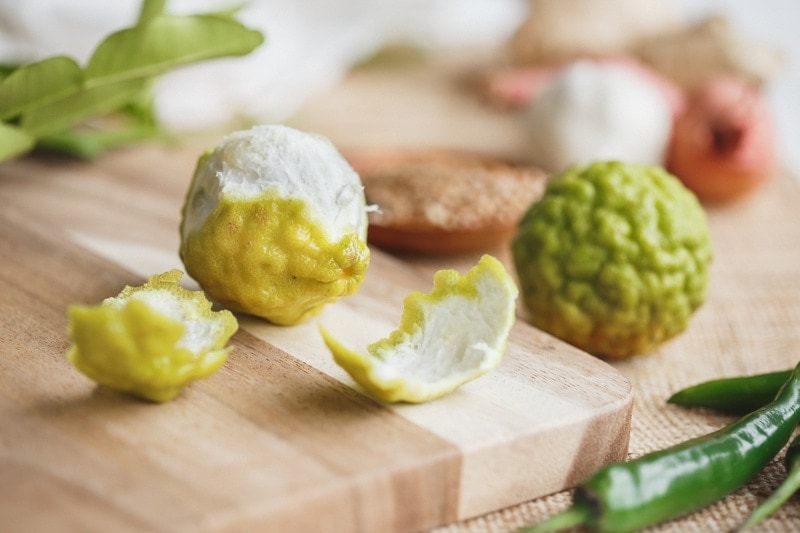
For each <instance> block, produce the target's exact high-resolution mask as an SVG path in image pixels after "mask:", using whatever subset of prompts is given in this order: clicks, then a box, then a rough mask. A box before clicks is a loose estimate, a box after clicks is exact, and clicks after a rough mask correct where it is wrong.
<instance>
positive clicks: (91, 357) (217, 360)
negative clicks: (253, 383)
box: [67, 270, 238, 402]
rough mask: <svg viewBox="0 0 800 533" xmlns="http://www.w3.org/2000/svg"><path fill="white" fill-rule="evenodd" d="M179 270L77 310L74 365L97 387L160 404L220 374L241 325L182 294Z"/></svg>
mask: <svg viewBox="0 0 800 533" xmlns="http://www.w3.org/2000/svg"><path fill="white" fill-rule="evenodd" d="M182 275H183V273H182V272H181V271H179V270H171V271H169V272H166V273H164V274H159V275H155V276H153V277H151V278H150V279H149V280H148V281H147V283H145V284H144V285H142V286H139V287H130V286H128V287H125V288H124V289H123V290H122V292H120V293H119V295H118V296H116V297H111V298H106V299H105V300H104V301H103V302H102V303H101V304H100V305H97V306H80V305H75V306H71V307H70V308H69V311H68V314H69V335H70V337H71V339H72V341H73V344H72V347H71V349H70V350H69V352H68V354H67V357H68V359H69V360H70V362H72V364H73V365H75V367H76V368H77V369H78V370H80V371H81V372H83V373H84V374H85V375H87V376H88V377H90V378H91V379H93V380H94V381H96V382H98V383H101V384H103V385H106V386H108V387H111V388H114V389H117V390H121V391H125V392H129V393H131V394H134V395H136V396H140V397H142V398H146V399H148V400H152V401H156V402H165V401H167V400H171V399H172V398H174V397H175V396H176V395H177V394H178V393H180V391H181V390H182V389H183V388H184V387H185V386H186V385H187V384H189V383H190V382H191V381H194V380H198V379H201V378H204V377H206V376H208V375H210V374H212V373H213V372H215V371H216V370H217V369H219V368H220V367H221V366H222V365H223V364H224V363H225V360H226V359H227V357H228V353H229V351H230V348H227V347H226V346H225V345H226V343H227V342H228V340H229V339H230V337H231V336H232V335H233V334H234V333H235V332H236V330H237V328H238V323H237V321H236V318H235V317H234V316H233V314H232V313H231V312H230V311H224V310H223V311H213V310H212V309H211V302H209V301H208V300H207V299H206V297H205V295H204V294H203V293H202V292H201V291H190V290H187V289H184V288H183V287H181V286H180V285H179V284H178V282H179V281H180V279H181V277H182Z"/></svg>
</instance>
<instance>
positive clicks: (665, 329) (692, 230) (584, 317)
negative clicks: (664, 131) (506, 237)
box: [512, 162, 712, 358]
mask: <svg viewBox="0 0 800 533" xmlns="http://www.w3.org/2000/svg"><path fill="white" fill-rule="evenodd" d="M512 251H513V256H514V264H515V267H516V270H517V274H518V277H519V281H520V284H521V292H522V296H523V299H524V302H525V304H526V306H527V308H528V309H529V310H530V314H531V320H532V322H533V324H534V325H535V326H537V327H539V328H540V329H542V330H545V331H547V332H549V333H551V334H553V335H555V336H556V337H559V338H561V339H562V340H565V341H567V342H569V343H571V344H573V345H575V346H577V347H579V348H582V349H584V350H585V351H587V352H590V353H593V354H595V355H598V356H602V357H608V358H624V357H628V356H631V355H634V354H639V353H646V352H649V351H651V350H653V349H654V348H655V347H656V346H658V345H659V344H660V343H662V342H663V341H665V340H667V339H670V338H672V337H674V336H675V335H677V334H679V333H681V332H682V331H683V330H684V329H685V328H686V327H687V325H688V323H689V319H690V317H691V316H692V314H693V313H694V311H695V310H696V309H697V308H698V307H699V306H700V305H701V304H702V303H703V302H704V300H705V297H706V290H707V285H708V271H709V264H710V262H711V259H712V249H711V242H710V238H709V233H708V225H707V222H706V216H705V212H704V211H703V209H702V207H701V205H700V203H699V202H698V201H697V198H696V197H695V196H694V195H693V194H692V193H691V192H690V191H689V190H688V189H686V188H685V187H684V186H683V185H682V184H681V182H680V181H679V180H678V179H677V178H675V177H674V176H672V175H671V174H669V173H667V172H666V171H665V170H663V169H662V168H660V167H656V166H641V165H633V164H625V163H620V162H597V163H593V164H591V165H587V166H574V167H572V168H571V169H569V170H567V171H565V172H563V173H562V174H560V175H558V176H555V177H553V178H551V180H550V182H549V183H548V186H547V189H546V191H545V194H544V196H543V197H542V198H541V199H540V200H539V201H537V202H536V203H534V204H533V205H532V206H531V207H530V209H529V210H528V212H527V213H526V214H525V215H524V216H523V218H522V220H521V221H520V224H519V230H518V233H517V235H516V237H515V239H514V241H513V243H512Z"/></svg>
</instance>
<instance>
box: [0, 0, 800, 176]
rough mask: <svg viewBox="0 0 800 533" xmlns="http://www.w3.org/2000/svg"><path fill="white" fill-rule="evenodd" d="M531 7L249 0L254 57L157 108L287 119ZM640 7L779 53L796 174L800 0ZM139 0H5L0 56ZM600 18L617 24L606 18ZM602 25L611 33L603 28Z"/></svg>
mask: <svg viewBox="0 0 800 533" xmlns="http://www.w3.org/2000/svg"><path fill="white" fill-rule="evenodd" d="M593 3H594V4H595V5H597V6H605V5H607V6H608V10H609V11H612V10H613V9H617V4H619V2H616V1H612V0H594V2H593ZM231 5H232V3H231V2H230V1H220V0H172V1H170V2H168V4H167V9H168V10H169V11H172V12H175V13H198V12H203V11H213V10H220V9H226V8H230V7H231ZM532 5H533V4H532V3H531V2H529V1H528V0H249V1H248V2H246V3H244V4H243V7H242V8H241V11H240V13H239V15H238V18H239V19H240V20H241V21H242V22H244V23H245V24H247V25H249V26H251V27H254V28H257V29H260V30H262V31H263V32H264V33H265V35H266V39H267V40H266V43H265V45H263V46H262V47H260V48H259V49H257V50H256V51H255V52H254V53H253V54H251V55H249V56H247V57H245V58H237V59H232V60H218V61H214V62H210V63H207V64H201V65H197V66H192V67H188V68H185V69H183V70H181V71H178V72H173V73H170V74H168V75H167V76H166V77H165V78H164V79H162V81H161V82H160V84H159V86H158V87H157V105H158V112H159V116H160V117H161V119H162V120H163V122H164V123H165V124H166V125H168V126H169V127H170V128H173V129H175V130H193V129H195V130H196V129H203V128H213V127H217V126H219V125H220V124H225V123H227V122H230V121H232V120H234V119H236V118H239V117H247V118H249V119H251V120H256V121H263V122H279V121H283V120H285V119H287V118H288V117H290V116H291V115H292V114H293V113H295V112H296V111H297V110H298V109H300V108H301V107H302V106H303V104H304V103H305V102H306V101H308V99H309V98H312V97H313V96H314V95H315V94H319V93H320V92H323V91H325V90H327V89H329V88H331V87H333V86H335V84H336V83H337V82H338V81H340V80H341V79H342V77H343V76H345V75H346V74H347V72H348V71H349V70H350V69H351V68H352V67H353V66H354V65H355V64H358V63H360V62H361V61H363V60H364V59H365V58H367V57H370V56H371V55H373V54H375V53H376V52H377V51H379V50H381V49H382V48H385V47H386V46H387V45H397V44H399V43H402V44H404V45H411V46H415V47H419V48H422V49H426V50H435V49H437V48H448V47H462V46H487V47H492V46H499V47H502V46H507V45H508V43H509V41H510V40H511V39H512V38H513V37H514V34H515V32H518V31H519V29H520V27H521V26H522V25H523V24H524V23H525V22H526V20H529V19H530V18H531V17H533V13H531V6H532ZM639 5H641V6H642V7H641V9H640V11H642V13H640V14H639V15H640V18H641V19H642V20H644V19H646V18H647V17H648V16H649V17H650V18H651V19H654V20H659V19H660V20H662V21H664V22H666V21H667V20H669V19H670V17H672V18H673V19H675V20H677V21H679V22H680V23H681V24H684V25H688V24H690V23H691V22H692V21H695V20H701V19H703V18H704V17H707V16H709V15H710V14H717V15H720V16H722V17H724V19H725V20H726V22H727V23H728V24H729V25H730V27H731V28H733V29H734V30H735V32H736V39H739V37H741V45H742V53H746V52H747V51H748V50H750V51H753V53H754V55H756V56H758V54H759V53H760V51H761V48H764V49H765V50H767V52H771V51H775V52H776V53H777V54H778V55H779V57H780V64H779V66H778V67H777V68H773V65H772V64H771V63H770V66H769V73H768V79H767V80H766V83H764V92H765V95H766V97H767V98H768V100H769V102H770V105H771V106H772V109H773V112H774V116H775V121H776V131H777V134H778V144H779V149H780V152H781V157H782V160H783V161H784V163H785V164H787V165H789V166H790V168H792V169H793V170H795V173H796V170H797V169H798V168H800V156H799V155H798V154H797V152H798V150H797V149H796V148H797V146H798V141H797V139H798V138H800V125H799V124H800V105H798V97H797V95H798V94H800V69H798V65H797V63H798V61H800V37H798V34H797V29H796V24H797V21H798V20H800V4H799V3H798V2H797V1H796V0H763V1H761V2H753V1H750V0H728V1H723V0H673V1H665V2H641V3H639ZM138 8H139V2H138V0H117V1H114V2H108V1H106V0H83V1H81V2H70V1H66V0H26V1H25V2H19V1H18V0H0V62H2V63H5V64H8V63H15V62H25V61H31V60H34V59H39V58H42V57H45V56H48V55H53V54H67V55H71V56H73V57H75V58H76V59H78V60H79V61H83V60H85V59H86V58H87V57H88V56H89V54H90V53H91V51H92V49H93V48H94V46H95V45H96V44H97V43H98V42H99V41H100V40H101V39H102V38H103V37H104V36H105V35H107V34H108V33H109V32H111V31H113V30H115V29H118V28H122V27H125V26H126V25H130V24H131V23H132V22H133V21H134V20H135V19H136V15H137V12H138ZM601 9H602V7H601ZM646 9H650V10H651V11H650V12H649V13H650V15H648V14H647V12H646V11H645V10H646ZM662 12H664V13H667V12H669V13H670V16H669V17H668V16H662ZM612 16H616V17H619V16H623V15H621V14H619V13H616V14H612ZM594 20H595V22H596V24H597V25H605V26H606V29H608V30H609V32H607V33H613V32H612V31H611V28H609V27H608V23H607V22H604V21H607V19H606V18H604V17H595V18H594ZM596 31H597V34H598V35H599V36H601V35H602V34H603V28H597V29H596ZM762 55H763V54H762ZM772 59H773V58H769V59H764V60H763V61H762V63H764V62H770V61H772ZM754 61H756V62H758V61H759V58H758V57H756V59H755V60H754Z"/></svg>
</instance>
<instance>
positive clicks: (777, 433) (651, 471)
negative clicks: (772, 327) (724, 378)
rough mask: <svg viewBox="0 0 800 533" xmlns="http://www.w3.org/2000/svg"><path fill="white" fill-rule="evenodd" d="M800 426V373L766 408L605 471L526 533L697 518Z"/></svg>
mask: <svg viewBox="0 0 800 533" xmlns="http://www.w3.org/2000/svg"><path fill="white" fill-rule="evenodd" d="M799 421H800V365H798V366H797V368H795V370H794V371H793V372H792V374H791V376H790V379H789V380H788V381H786V383H785V384H784V386H783V387H782V388H781V389H780V391H779V392H778V394H777V396H776V397H775V399H774V400H773V401H772V402H770V403H769V404H767V405H765V406H764V407H762V408H760V409H758V410H756V411H753V412H752V413H750V414H748V415H745V416H744V417H742V418H741V419H739V420H738V421H736V422H734V423H732V424H730V425H728V426H726V427H724V428H721V429H719V430H717V431H715V432H713V433H710V434H708V435H705V436H702V437H697V438H694V439H691V440H688V441H685V442H683V443H680V444H677V445H675V446H672V447H670V448H666V449H664V450H660V451H657V452H654V453H650V454H647V455H644V456H642V457H640V458H638V459H634V460H631V461H628V462H619V463H611V464H609V465H607V466H605V467H603V468H602V469H600V470H599V471H598V472H597V473H595V474H594V475H592V476H590V477H589V478H588V479H586V480H585V481H583V482H582V483H581V484H580V485H579V486H578V487H577V488H576V490H575V493H574V495H573V503H572V506H571V507H570V508H569V509H567V510H566V511H564V512H562V513H560V514H557V515H554V516H552V517H550V518H549V519H547V520H545V521H544V522H541V523H539V524H538V525H536V526H534V527H532V528H529V529H526V530H524V531H527V532H528V533H542V532H546V531H557V530H560V529H564V528H568V527H573V526H577V525H584V526H586V527H589V528H591V529H594V530H597V531H609V532H624V531H635V530H637V529H641V528H645V527H648V526H650V525H653V524H656V523H659V522H663V521H665V520H671V519H673V518H677V517H679V516H682V515H685V514H688V513H690V512H692V511H696V510H698V509H700V508H702V507H705V506H707V505H709V504H711V503H713V502H715V501H717V500H719V499H721V498H723V497H724V496H727V495H728V494H730V493H731V492H733V491H734V490H736V489H737V488H739V487H741V486H742V485H744V484H745V483H746V482H747V481H748V480H750V479H751V478H752V477H753V476H754V475H756V474H757V473H758V472H759V471H760V470H761V469H762V468H763V467H764V466H765V465H766V464H767V463H769V462H770V461H771V460H772V459H773V458H774V457H775V456H776V455H777V454H778V452H780V450H781V449H782V448H783V447H784V446H785V445H786V443H787V442H789V439H790V438H791V436H792V432H793V431H794V428H795V426H797V424H798V422H799Z"/></svg>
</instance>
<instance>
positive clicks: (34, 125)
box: [20, 79, 149, 137]
mask: <svg viewBox="0 0 800 533" xmlns="http://www.w3.org/2000/svg"><path fill="white" fill-rule="evenodd" d="M148 83H149V80H142V79H135V80H129V81H124V82H119V83H112V84H109V85H100V86H98V87H94V88H91V89H84V90H82V91H79V92H77V93H75V94H71V95H69V96H67V97H66V98H63V99H61V100H57V101H55V102H52V103H50V104H48V105H45V106H42V107H37V108H35V109H31V110H30V111H29V112H27V113H25V114H24V115H22V121H21V122H20V126H21V127H22V129H24V130H25V131H26V132H27V133H29V134H30V135H33V136H34V137H44V136H46V135H52V134H54V133H58V132H61V131H64V130H67V129H69V128H70V127H71V126H73V125H74V124H77V123H78V122H80V121H82V120H84V119H87V118H89V117H92V116H95V115H100V114H103V113H108V112H110V111H114V110H116V109H119V108H120V107H121V106H124V105H127V104H128V103H130V102H131V101H134V100H136V99H137V98H140V95H141V92H142V91H144V90H145V89H146V88H147V87H148Z"/></svg>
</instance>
